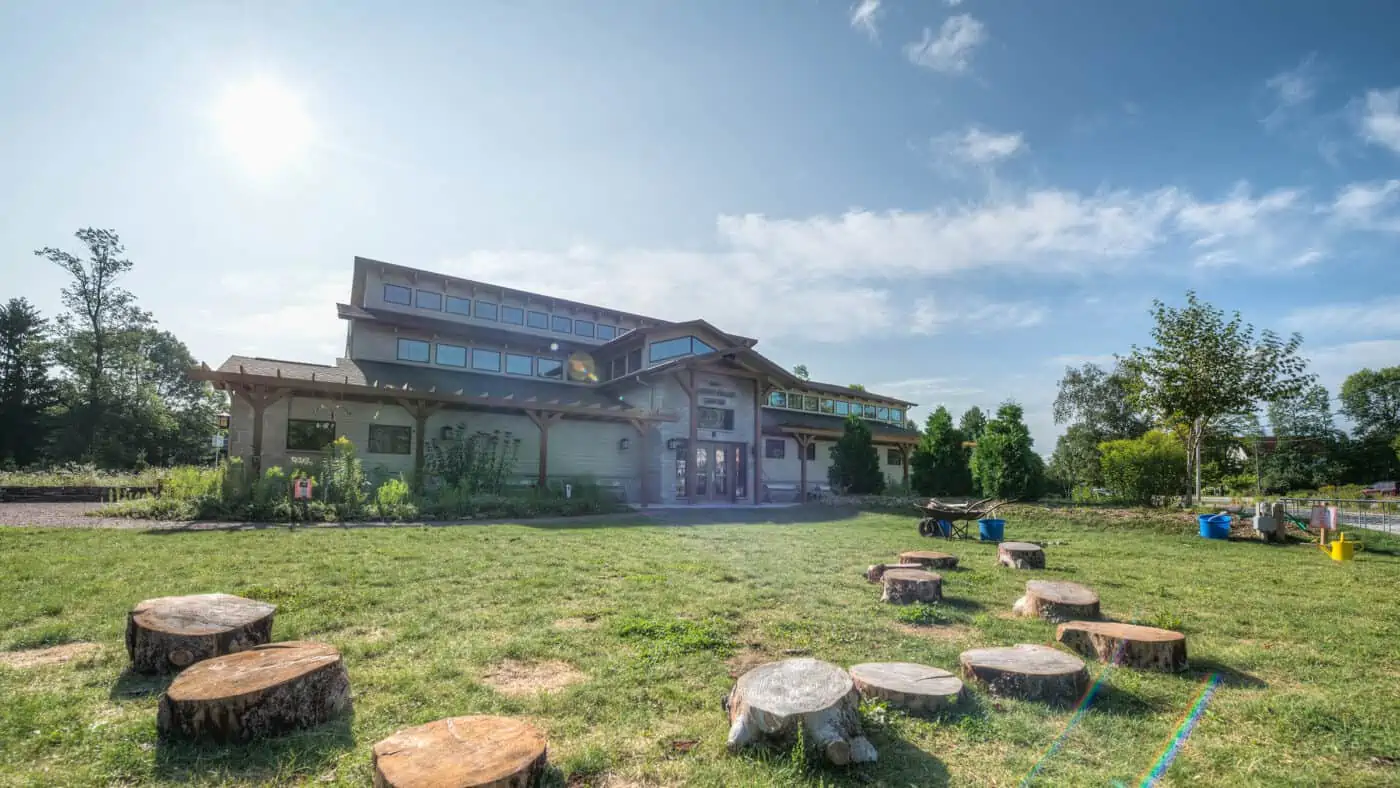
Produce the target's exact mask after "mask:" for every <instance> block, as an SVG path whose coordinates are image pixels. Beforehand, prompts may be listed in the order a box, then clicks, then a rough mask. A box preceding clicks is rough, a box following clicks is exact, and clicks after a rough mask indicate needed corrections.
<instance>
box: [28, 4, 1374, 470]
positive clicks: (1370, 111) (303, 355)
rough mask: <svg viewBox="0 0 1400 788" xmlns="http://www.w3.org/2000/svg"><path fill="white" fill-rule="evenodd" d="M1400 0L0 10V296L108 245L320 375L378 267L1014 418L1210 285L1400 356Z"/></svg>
mask: <svg viewBox="0 0 1400 788" xmlns="http://www.w3.org/2000/svg"><path fill="white" fill-rule="evenodd" d="M1395 30H1400V5H1397V4H1387V3H1375V2H1370V1H1369V0H1338V1H1337V2H1332V3H1327V4H1319V3H1314V2H1302V1H1295V0H1233V1H1232V2H1230V3H1220V2H1203V1H1199V0H1176V2H1172V3H1123V2H1120V1H1119V0H1073V1H1072V2H1058V3H1047V2H1035V1H1034V0H1024V1H1023V2H1012V1H1011V0H960V2H950V1H949V0H917V2H916V1H914V0H908V1H907V2H898V1H897V0H857V2H854V3H849V2H845V0H836V1H831V2H827V1H825V0H793V1H792V2H779V1H778V0H703V2H698V1H697V2H680V1H679V0H672V1H671V2H656V0H607V1H606V2H596V3H578V2H571V1H570V0H557V1H556V2H544V1H543V0H511V1H510V2H507V1H506V0H473V2H465V3H464V2H440V3H424V2H401V3H393V4H390V3H382V2H355V1H353V0H338V1H336V2H316V1H314V0H303V1H301V2H292V3H288V2H267V3H263V2H253V1H251V0H247V1H244V2H229V3H208V2H183V3H171V2H143V1H142V0H124V1H123V2H110V3H95V2H85V1H84V0H68V2H64V3H48V2H37V1H36V0H11V2H7V3H4V4H0V107H3V111H0V184H3V186H0V299H8V298H11V297H16V296H23V297H25V298H28V299H29V300H30V301H31V302H33V303H34V304H35V305H36V306H38V307H39V308H40V309H41V310H42V311H43V312H44V313H45V314H47V315H50V316H52V315H54V314H56V313H57V312H58V311H59V310H60V308H61V307H60V302H59V290H60V288H61V287H62V286H63V284H64V281H63V277H62V274H61V272H60V271H59V270H58V269H57V268H56V267H55V266H53V265H51V264H49V263H47V262H46V261H44V260H42V259H40V258H38V257H35V256H34V255H33V250H35V249H39V248H42V247H45V246H60V247H64V248H67V249H69V250H70V251H74V252H77V251H79V249H78V247H77V246H76V241H75V239H73V237H72V234H73V232H74V231H75V230H77V229H78V228H81V227H88V226H94V227H106V228H111V229H114V230H116V231H117V232H118V233H120V235H121V238H122V240H123V242H124V243H125V245H126V248H127V256H128V257H129V258H130V259H131V260H132V261H133V262H134V263H135V270H134V271H133V272H132V273H131V274H130V275H129V276H128V277H127V278H126V280H125V281H124V284H125V285H126V286H127V287H128V288H129V289H130V290H132V291H133V292H134V293H135V294H136V296H137V297H138V299H139V300H140V303H141V305H142V306H143V307H144V308H146V309H148V310H150V311H151V312H153V313H154V315H155V317H156V319H157V320H158V321H159V322H160V324H161V325H162V326H163V327H165V328H167V329H169V330H171V331H173V332H174V333H175V334H176V335H177V336H179V337H180V338H181V339H183V340H184V341H185V342H186V343H187V344H188V345H189V347H190V349H191V351H192V352H193V353H194V355H195V357H196V358H198V359H200V360H202V361H205V362H208V363H209V364H211V365H217V364H219V363H220V362H222V361H223V360H224V359H225V358H226V357H228V356H229V355H231V354H234V353H241V354H248V355H262V356H272V357H277V358H287V359H297V360H306V361H313V362H321V363H333V360H334V358H335V357H336V356H337V355H338V352H339V351H340V350H341V349H343V346H344V326H343V324H341V322H340V321H339V320H338V319H337V318H336V312H335V303H336V301H345V300H348V298H349V289H350V274H351V265H352V260H353V257H354V256H355V255H361V256H365V257H371V258H375V259H380V260H387V261H390V262H394V263H398V264H403V265H409V266H414V267H420V268H426V269H431V270H435V271H442V272H445V273H450V274H456V275H461V276H466V277H471V278H475V279H483V280H486V281H491V282H496V283H499V284H502V285H506V286H513V287H519V288H524V289H529V290H535V291H541V292H545V293H550V294H555V295H559V296H562V297H567V298H571V299H575V300H579V301H585V302H590V303H597V304H599V305H602V306H608V307H613V308H617V309H622V310H627V311H634V312H639V313H642V314H648V315H653V316H656V317H660V318H665V319H672V320H686V319H691V318H697V317H701V318H704V319H707V320H709V321H711V322H712V323H715V324H717V325H719V326H720V327H722V328H724V329H726V330H729V331H733V332H736V333H740V334H744V335H748V336H755V337H758V338H759V345H758V349H759V350H760V351H761V352H763V353H765V354H766V355H767V356H769V357H770V358H772V359H773V360H775V361H777V362H778V363H781V364H784V365H788V366H791V365H794V364H799V363H801V364H806V365H807V367H808V368H809V369H810V370H811V373H812V376H813V377H814V378H816V379H820V380H824V381H828V382H834V383H862V384H864V385H866V386H867V387H868V388H870V389H871V390H873V391H879V392H882V393H886V394H890V395H894V396H898V397H901V398H904V399H908V400H912V401H915V402H918V403H921V405H922V406H924V407H921V408H920V409H919V410H917V411H915V416H916V417H920V418H921V417H922V416H923V415H925V414H926V413H927V412H928V410H929V408H931V407H932V406H935V405H938V404H944V405H947V406H948V407H949V408H950V409H951V410H952V411H953V412H954V415H955V416H956V415H957V414H958V413H960V412H961V411H962V410H964V409H965V408H967V407H969V406H971V405H974V404H976V405H980V406H981V407H983V408H984V409H993V408H995V407H996V406H997V405H998V404H999V403H1000V402H1002V401H1003V400H1006V399H1008V398H1011V399H1015V400H1017V401H1019V402H1021V403H1022V404H1023V406H1024V407H1025V408H1026V411H1027V421H1028V422H1029V424H1030V426H1031V429H1032V434H1033V436H1034V437H1035V440H1036V448H1037V449H1038V450H1040V451H1042V452H1045V453H1048V452H1049V451H1050V450H1051V449H1052V448H1053V445H1054V440H1055V436H1056V435H1057V434H1058V433H1059V432H1060V431H1062V428H1061V427H1060V426H1058V425H1055V424H1054V422H1053V419H1052V417H1051V402H1052V400H1053V398H1054V393H1055V382H1056V381H1057V380H1058V378H1059V377H1060V376H1061V375H1062V374H1063V371H1064V368H1065V366H1066V365H1067V364H1079V363H1083V362H1085V361H1097V362H1108V363H1111V362H1112V357H1113V354H1115V353H1118V354H1125V353H1127V352H1129V351H1130V350H1131V348H1132V346H1133V345H1134V344H1144V343H1146V342H1147V341H1148V339H1149V337H1148V330H1149V328H1150V317H1149V314H1148V310H1149V308H1150V307H1151V304H1152V302H1153V300H1154V299H1161V300H1163V301H1166V302H1168V303H1176V304H1179V303H1181V302H1182V301H1183V300H1184V295H1185V293H1186V291H1187V290H1195V291H1197V292H1198V293H1199V294H1200V296H1201V297H1202V298H1203V299H1205V300H1207V301H1209V302H1211V303H1213V304H1215V305H1217V306H1219V307H1222V308H1225V309H1227V310H1240V311H1241V312H1242V313H1243V314H1244V316H1245V318H1246V319H1247V320H1248V321H1250V322H1252V323H1254V324H1255V325H1257V326H1259V327H1260V328H1261V329H1263V328H1268V329H1273V330H1276V331H1280V332H1290V331H1299V332H1301V333H1302V334H1303V335H1304V338H1305V342H1304V354H1305V355H1306V356H1307V357H1308V358H1309V359H1311V362H1312V369H1313V371H1314V372H1316V373H1317V374H1318V375H1319V378H1320V380H1321V381H1322V382H1323V383H1325V384H1327V385H1328V386H1329V387H1331V388H1332V389H1333V390H1334V391H1335V390H1336V387H1337V386H1338V385H1339V384H1340V382H1341V380H1342V379H1344V378H1345V376H1346V375H1347V374H1349V373H1350V372H1352V371H1355V370H1357V369H1360V368H1362V367H1365V366H1371V367H1378V366H1386V365H1395V364H1400V262H1397V261H1400V255H1398V254H1397V252H1400V47H1397V46H1395V38H1394V35H1393V32H1391V31H1395Z"/></svg>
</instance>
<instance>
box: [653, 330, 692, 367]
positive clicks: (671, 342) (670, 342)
mask: <svg viewBox="0 0 1400 788" xmlns="http://www.w3.org/2000/svg"><path fill="white" fill-rule="evenodd" d="M694 340H695V337H691V336H684V337H671V338H670V339H658V340H657V341H655V342H650V343H648V344H647V363H648V364H664V363H665V362H667V361H670V360H672V359H677V358H685V357H686V356H693V355H695V345H694ZM682 343H683V344H684V347H685V350H681V351H680V352H677V353H671V354H670V355H666V356H662V357H660V358H658V357H657V354H656V349H657V348H658V347H668V348H669V347H674V348H680V347H681V346H682Z"/></svg>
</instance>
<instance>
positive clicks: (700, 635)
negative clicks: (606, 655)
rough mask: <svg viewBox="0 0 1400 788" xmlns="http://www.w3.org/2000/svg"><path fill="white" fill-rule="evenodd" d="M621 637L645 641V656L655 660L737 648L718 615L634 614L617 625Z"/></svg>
mask: <svg viewBox="0 0 1400 788" xmlns="http://www.w3.org/2000/svg"><path fill="white" fill-rule="evenodd" d="M616 631H617V635H618V637H621V638H624V639H627V640H636V641H640V642H641V643H642V647H641V652H642V659H643V660H644V661H647V662H652V661H656V660H660V659H665V658H668V657H674V656H678V655H681V654H695V653H698V652H703V651H709V652H713V653H716V654H719V655H720V656H727V655H729V654H730V653H731V652H732V651H733V650H734V644H733V642H732V641H731V640H730V638H729V634H728V631H729V630H728V627H727V625H726V624H725V623H724V622H722V621H719V620H717V619H711V620H709V621H704V622H699V621H689V620H686V619H679V618H678V619H671V620H661V619H653V618H643V617H641V616H633V617H630V618H626V619H623V620H621V621H619V622H618V623H617V625H616Z"/></svg>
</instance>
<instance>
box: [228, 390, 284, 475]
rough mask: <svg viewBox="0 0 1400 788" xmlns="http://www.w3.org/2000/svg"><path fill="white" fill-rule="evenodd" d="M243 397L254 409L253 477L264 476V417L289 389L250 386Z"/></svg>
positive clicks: (243, 393) (243, 392)
mask: <svg viewBox="0 0 1400 788" xmlns="http://www.w3.org/2000/svg"><path fill="white" fill-rule="evenodd" d="M239 393H241V394H242V396H243V398H244V399H246V400H248V404H249V406H251V407H252V409H253V456H252V458H251V459H252V465H253V478H254V479H257V478H261V477H262V453H263V452H262V443H263V417H264V416H265V415H266V414H267V408H268V406H269V405H272V404H274V403H276V402H278V401H280V400H281V399H282V398H283V397H285V396H287V393H288V390H287V389H275V390H273V391H268V390H267V388H266V387H264V386H249V387H248V388H247V389H245V390H244V391H242V392H239Z"/></svg>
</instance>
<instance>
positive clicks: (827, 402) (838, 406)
mask: <svg viewBox="0 0 1400 788" xmlns="http://www.w3.org/2000/svg"><path fill="white" fill-rule="evenodd" d="M768 407H770V408H787V409H788V410H805V411H811V412H813V413H825V414H827V415H829V416H852V415H854V416H860V417H862V418H867V419H873V420H875V421H883V422H887V423H890V424H900V425H902V424H904V409H903V408H890V407H886V406H884V405H871V404H870V403H868V402H850V401H847V400H841V399H832V398H830V397H817V396H815V395H812V394H800V393H798V392H796V391H774V392H773V393H771V394H769V395H768Z"/></svg>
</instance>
